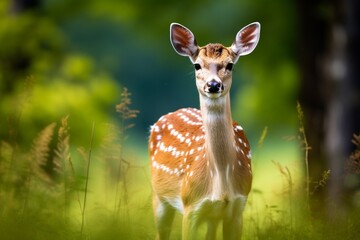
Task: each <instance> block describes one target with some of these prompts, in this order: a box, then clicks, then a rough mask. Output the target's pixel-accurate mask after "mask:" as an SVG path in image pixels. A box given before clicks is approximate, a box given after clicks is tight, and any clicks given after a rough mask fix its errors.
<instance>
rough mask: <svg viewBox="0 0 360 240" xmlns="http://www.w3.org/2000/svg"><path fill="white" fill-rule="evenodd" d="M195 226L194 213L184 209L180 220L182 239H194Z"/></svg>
mask: <svg viewBox="0 0 360 240" xmlns="http://www.w3.org/2000/svg"><path fill="white" fill-rule="evenodd" d="M197 226H198V224H197V219H196V214H194V212H192V211H190V210H189V209H185V211H184V216H183V222H182V240H196V239H197V238H196V229H197Z"/></svg>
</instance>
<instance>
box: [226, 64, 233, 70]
mask: <svg viewBox="0 0 360 240" xmlns="http://www.w3.org/2000/svg"><path fill="white" fill-rule="evenodd" d="M233 66H234V64H232V63H228V64H227V65H226V67H225V69H226V70H229V71H231V70H232V69H233Z"/></svg>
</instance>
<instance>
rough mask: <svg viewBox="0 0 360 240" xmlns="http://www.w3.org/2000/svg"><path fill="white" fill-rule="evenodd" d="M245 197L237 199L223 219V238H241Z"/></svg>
mask: <svg viewBox="0 0 360 240" xmlns="http://www.w3.org/2000/svg"><path fill="white" fill-rule="evenodd" d="M245 202H246V200H244V199H243V198H241V197H240V198H238V199H236V200H235V201H234V202H233V203H232V204H231V205H232V206H231V207H230V212H229V214H228V215H227V216H226V217H225V218H224V220H223V238H224V239H240V238H241V233H242V225H243V221H242V220H243V217H242V214H243V210H244V207H245Z"/></svg>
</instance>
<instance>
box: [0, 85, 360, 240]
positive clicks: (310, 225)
mask: <svg viewBox="0 0 360 240" xmlns="http://www.w3.org/2000/svg"><path fill="white" fill-rule="evenodd" d="M122 97H123V99H122V102H121V103H120V104H118V105H117V107H116V110H117V112H118V113H119V114H120V119H121V121H120V125H118V126H116V125H114V124H108V125H107V126H108V133H107V134H106V135H105V136H103V140H102V144H101V146H100V147H98V148H94V145H93V143H92V142H93V139H94V135H96V134H97V132H96V128H95V123H94V125H93V128H92V129H89V132H90V134H89V142H90V145H89V147H88V148H84V147H77V146H72V145H71V141H70V126H68V119H69V117H68V116H67V117H64V118H63V119H61V120H60V121H59V123H50V124H49V125H47V126H45V127H44V129H43V130H42V131H40V132H39V133H38V136H36V137H35V138H34V140H33V142H32V143H31V144H30V145H31V147H30V150H29V151H23V150H22V149H21V148H20V147H19V146H17V145H16V143H14V142H13V143H9V142H6V141H4V140H2V141H1V142H0V236H1V239H3V240H7V239H36V240H42V239H53V240H56V239H62V240H67V239H95V240H96V239H99V240H100V239H153V238H154V236H155V228H154V222H153V216H152V209H151V185H150V180H149V168H148V163H147V161H148V160H147V153H146V150H142V151H140V152H139V149H134V150H132V148H131V147H127V148H126V147H125V146H126V141H127V133H128V132H127V130H128V129H129V128H131V127H132V126H133V125H132V123H131V120H132V119H133V118H134V117H136V116H137V113H138V112H137V111H136V110H132V109H131V108H130V105H131V99H130V97H131V94H130V93H129V92H128V91H127V90H124V92H123V94H122ZM298 112H299V121H300V123H301V122H302V111H301V107H300V105H298ZM16 124H18V121H17V123H16ZM300 125H301V127H300V129H299V134H298V135H299V137H295V138H294V139H298V141H285V140H279V139H273V138H271V137H268V136H267V134H268V128H265V129H264V131H263V134H262V135H261V137H260V140H259V143H258V145H257V146H255V147H253V172H254V183H253V189H252V192H251V194H250V196H249V200H248V204H247V206H246V210H245V213H244V239H339V238H341V239H356V238H357V237H358V236H359V234H360V233H359V225H360V214H359V213H360V212H359V210H358V209H357V210H354V211H353V212H352V213H351V214H349V215H348V216H347V218H345V219H340V220H339V219H335V220H333V221H332V220H329V219H328V218H327V217H326V216H323V217H321V218H316V219H315V218H314V217H312V214H311V210H310V207H309V201H311V198H312V196H313V192H314V191H317V190H318V189H319V188H323V187H324V186H325V185H326V182H327V179H328V177H329V174H331V173H330V172H329V171H328V170H326V171H324V174H323V176H319V180H318V181H316V184H314V186H315V187H314V189H310V186H309V182H310V179H309V175H308V172H309V167H308V160H309V159H308V157H307V156H308V154H307V153H308V151H310V150H311V147H310V146H309V144H308V143H307V140H306V134H305V129H304V128H303V127H302V124H300ZM14 129H15V130H16V131H20V130H21V129H20V126H19V125H16V127H15V126H14ZM274 142H276V143H274ZM354 144H356V145H357V146H359V147H360V137H359V136H357V135H355V136H354ZM358 156H359V151H358V150H357V151H356V152H355V153H354V154H353V155H352V156H351V159H352V160H353V161H352V164H353V165H351V168H352V169H354V168H355V169H357V170H358V169H359V168H358V166H359V164H358V162H359V158H358ZM172 237H173V239H180V237H181V217H180V216H179V215H177V217H176V219H175V222H174V229H173V233H172Z"/></svg>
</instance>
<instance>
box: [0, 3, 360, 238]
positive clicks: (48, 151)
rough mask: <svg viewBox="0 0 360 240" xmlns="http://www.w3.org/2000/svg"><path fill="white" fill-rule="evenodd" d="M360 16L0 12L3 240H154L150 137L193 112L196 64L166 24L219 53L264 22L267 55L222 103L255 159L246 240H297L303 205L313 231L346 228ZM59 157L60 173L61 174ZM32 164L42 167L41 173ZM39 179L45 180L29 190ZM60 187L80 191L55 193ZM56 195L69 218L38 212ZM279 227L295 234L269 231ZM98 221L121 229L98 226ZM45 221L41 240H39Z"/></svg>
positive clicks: (47, 7)
mask: <svg viewBox="0 0 360 240" xmlns="http://www.w3.org/2000/svg"><path fill="white" fill-rule="evenodd" d="M359 11H360V8H359V2H358V1H357V0H344V1H341V0H318V1H308V0H306V1H304V0H292V1H288V0H274V1H267V0H262V1H253V0H242V1H236V0H224V1H205V0H198V1H193V0H191V1H190V0H185V1H181V2H180V1H173V0H170V1H149V0H107V1H96V0H86V1H85V0H78V1H70V0H2V1H1V2H0V123H1V125H0V140H1V148H0V173H2V177H0V187H1V189H2V190H1V189H0V192H1V193H0V203H1V206H0V210H1V212H0V214H3V219H4V220H3V221H4V222H6V223H7V224H3V226H4V227H3V228H1V227H0V229H1V231H2V232H6V234H5V233H4V234H5V235H4V236H9V237H10V236H12V237H14V236H18V235H16V234H20V233H18V232H16V230H14V231H8V230H9V229H16V228H17V227H19V226H22V227H23V229H26V231H25V230H24V234H29V235H26V236H30V235H31V236H32V237H33V239H42V238H45V239H46V237H47V235H46V234H45V233H44V232H47V233H48V234H50V233H56V234H57V235H56V236H59V239H67V238H69V239H70V238H72V237H74V236H78V234H79V233H81V236H80V237H85V238H95V239H96V238H99V239H107V238H109V237H110V236H113V235H112V234H114V235H116V234H115V233H117V234H118V235H122V236H126V237H125V238H119V239H126V238H129V239H132V238H134V239H136V238H139V239H148V238H149V239H151V238H153V234H154V227H153V222H152V215H151V200H150V194H151V187H150V183H149V171H148V170H149V169H148V165H147V164H148V158H147V139H148V132H149V128H150V125H151V124H153V123H154V122H156V120H157V119H158V118H159V117H160V116H161V115H163V114H166V113H168V112H171V111H175V110H176V109H178V108H182V107H198V93H197V91H196V88H195V82H194V70H193V66H192V65H191V63H190V61H189V60H188V59H186V58H183V57H180V56H178V55H177V54H176V53H175V52H174V51H173V49H172V47H171V44H170V42H169V25H170V24H171V23H172V22H178V23H181V24H183V25H185V26H187V27H188V28H189V29H191V31H192V32H193V33H194V34H195V36H196V39H197V42H198V44H199V45H205V44H207V43H209V42H219V43H223V44H224V45H228V46H230V45H231V43H232V41H233V39H234V37H235V35H236V33H237V32H238V31H239V30H240V29H241V28H242V27H243V26H245V25H247V24H249V23H251V22H254V21H258V22H260V23H261V38H260V42H259V44H258V46H257V48H256V50H255V51H254V52H253V53H252V54H251V55H249V56H246V57H243V58H241V59H240V60H239V62H238V64H237V66H236V67H235V71H234V74H233V78H234V79H233V82H234V83H233V87H232V90H231V99H232V111H233V118H234V120H236V121H237V122H238V123H240V124H241V125H242V126H243V128H244V129H245V130H246V132H247V135H248V137H249V139H250V142H251V145H252V147H253V153H254V154H253V155H254V163H253V164H254V174H255V180H254V187H253V189H254V190H253V193H252V198H251V199H250V207H249V209H250V210H248V211H247V215H248V216H249V217H248V219H249V221H248V222H251V224H248V225H247V227H246V229H248V233H247V234H248V235H245V237H248V239H271V238H267V237H266V236H268V237H269V236H271V235H269V233H268V232H267V231H268V230H269V229H274V228H276V227H279V226H281V227H284V226H285V227H286V226H288V225H287V224H290V227H289V228H286V229H290V230H291V231H290V230H289V231H288V232H286V231H285V233H286V234H288V237H289V236H296V234H295V232H296V233H297V230H299V232H300V229H297V228H296V227H295V225H293V224H295V223H293V220H294V219H295V218H296V216H298V215H296V213H295V210H294V209H293V207H294V206H295V205H301V204H296V203H298V202H302V203H304V205H308V208H307V207H305V208H306V209H307V210H308V211H305V212H309V214H308V215H309V216H306V217H309V218H311V219H321V221H320V222H322V221H323V222H324V226H326V223H328V221H330V222H331V221H332V222H337V221H338V220H339V221H340V222H341V221H342V220H344V219H352V218H350V215H351V213H354V212H357V211H359V208H360V178H359V173H360V153H359V151H360V150H359V148H360V138H359V137H358V136H359V134H360V124H359V123H360V111H359V110H360V106H359V104H360V86H359V85H360V83H359V79H360V73H359V67H358V66H360V65H359V64H360V59H359V58H360V50H359V43H360V42H359V34H360V33H359V32H360V19H359ZM125 89H127V90H128V91H126V90H125ZM128 93H131V95H129V94H128ZM117 104H119V105H118V108H117V111H116V105H117ZM132 110H138V112H137V111H132ZM52 123H55V124H56V126H55V125H51V124H52ZM93 126H95V127H94V128H93ZM46 129H47V132H48V133H49V134H48V136H47V138H46V137H44V135H46V134H45V133H44V132H46ZM60 129H66V132H67V133H66V134H67V135H61V133H60ZM50 132H52V134H50ZM41 136H42V137H43V138H44V139H45V140H44V139H43V140H41ZM61 136H63V138H62V137H61ZM64 136H68V137H64ZM39 139H40V140H39ZM46 139H47V140H46ZM39 142H40V143H41V142H43V144H42V145H41V144H39ZM61 142H63V145H64V146H65V147H59V143H61ZM39 145H41V146H43V148H41V147H39ZM44 145H46V146H44ZM60 145H61V144H60ZM81 146H83V147H81ZM40 148H41V149H42V150H39V149H40ZM59 149H60V150H61V149H62V151H63V152H62V153H63V159H62V160H64V162H66V163H64V166H63V169H62V170H61V171H60V173H59V171H56V166H57V165H59V164H58V163H57V161H56V159H59V155H61V154H59V151H60V150H59ZM79 149H80V150H79ZM39 151H40V153H41V154H36V153H37V152H39ZM60 152H61V151H60ZM89 152H92V153H93V155H92V157H91V155H89ZM39 155H40V157H39ZM34 159H35V160H36V159H40V160H36V161H37V166H35V167H34V166H33V162H34V161H35V160H34ZM69 159H71V161H69ZM90 160H92V162H90ZM36 161H35V162H36ZM24 162H25V163H24ZM60 165H61V164H60ZM65 165H66V166H67V167H65ZM72 165H73V166H72ZM71 166H72V167H71ZM87 166H90V167H91V168H90V169H89V172H87V171H86V170H87ZM24 169H25V170H24ZM26 169H27V170H26ZM29 169H37V170H33V171H32V170H31V171H30V170H29ZM54 169H55V170H54ZM66 169H67V170H66ZM69 169H72V170H69ZM70 172H71V173H70ZM65 173H66V174H67V175H66V174H65ZM32 174H35V175H36V174H37V176H36V177H35V179H38V180H36V181H34V180H32V181H30V180H29V179H32V177H31V176H32ZM61 174H63V175H64V176H65V175H66V176H68V175H71V176H72V178H74V179H76V180H71V181H72V182H71V181H70V180H69V181H70V182H71V184H72V183H74V182H75V183H76V184H74V186H70V185H71V184H70V183H69V182H68V180H66V181H65V180H64V181H63V182H62V180H59V179H61V177H59V176H62V175H61ZM64 179H65V178H64ZM44 181H45V182H46V184H44V183H43V182H44ZM66 184H68V185H66ZM88 184H89V185H88ZM59 185H61V186H65V187H64V188H62V189H63V190H59V189H58V188H57V187H59ZM40 186H41V187H40ZM54 186H57V187H54ZM66 186H68V187H66ZM69 186H70V187H69ZM85 186H86V187H85ZM49 189H51V190H49ZM64 189H65V190H64ZM57 194H58V195H57ZM59 194H60V195H61V194H63V195H64V196H65V197H64V198H63V199H65V200H64V202H61V201H60V202H57V203H56V204H54V205H55V206H57V209H59V208H58V207H60V209H63V211H59V212H62V213H61V214H58V215H56V214H55V215H54V216H55V217H52V218H51V219H52V220H51V221H45V220H44V219H46V218H47V217H44V215H45V216H47V215H46V214H49V213H53V212H52V211H54V209H53V208H51V207H49V206H48V205H46V206H47V207H48V208H45V207H44V209H47V210H46V211H45V213H44V209H42V210H39V209H41V208H39V206H41V203H43V202H49V201H50V200H51V201H54V202H56V201H57V200H58V199H59V198H58V197H59ZM87 194H89V195H88V198H89V199H88V201H89V202H88V203H86V200H85V201H84V195H85V199H86V195H87ZM76 196H77V197H76ZM56 199H57V200H56ZM289 199H290V201H289ZM308 200H309V202H308ZM77 202H78V203H79V204H77ZM77 205H80V207H79V206H77ZM285 205H286V207H284V206H285ZM110 206H115V207H114V208H113V207H110ZM51 209H52V210H51ZM129 209H130V210H129ZM139 209H140V210H139ZM144 209H145V210H144ZM297 212H302V210H301V209H300V210H299V209H298V211H297ZM85 213H86V214H85ZM285 213H286V216H287V217H289V219H290V220H291V221H290V222H286V221H280V220H278V219H281V218H283V219H284V215H282V214H285ZM20 215H21V216H27V217H24V219H25V220H24V222H25V224H24V225H21V224H22V223H19V222H18V221H17V220H16V219H18V216H20ZM85 215H86V216H85ZM110 215H111V217H110ZM254 215H256V216H257V218H255V217H253V216H254ZM305 215H307V214H305ZM99 216H101V217H102V218H104V219H107V221H108V222H111V224H110V225H111V226H114V228H107V227H108V226H109V225H107V224H104V226H102V227H100V226H99V225H97V224H96V219H98V218H99ZM114 216H116V217H114ZM259 216H260V217H259ZM34 217H35V219H36V220H32V221H27V220H29V219H33V218H34ZM306 217H304V216H303V218H305V219H306ZM69 218H71V219H72V220H71V221H70V222H71V224H70V223H68V219H69ZM303 218H302V219H303ZM85 219H87V221H85ZM109 219H112V220H111V221H110V220H109ZM114 219H115V220H114ZM119 219H120V220H119ZM124 219H125V220H124ZM139 219H142V220H143V221H144V222H143V223H141V224H140V225H135V227H131V226H127V228H125V229H123V228H121V227H119V222H118V221H120V222H122V221H123V222H127V223H128V224H129V223H133V222H137V221H138V220H139ZM113 220H114V221H113ZM104 221H105V220H104ZM44 222H47V224H45V226H46V227H44V228H45V229H43V228H40V229H38V230H36V231H35V230H34V229H37V228H36V227H34V226H38V225H43V226H44ZM85 222H86V223H87V224H85ZM123 222H122V223H123ZM52 223H54V224H52ZM55 223H56V224H60V225H61V226H62V227H63V229H65V230H61V231H59V229H57V228H56V227H54V226H55V225H56V224H55ZM263 223H264V224H263ZM359 223H360V221H356V220H348V224H349V225H346V226H343V227H344V229H345V228H346V229H347V230H346V231H345V230H344V231H345V232H346V234H348V235H346V236H353V235H351V234H355V235H356V234H357V233H358V232H356V230H355V229H356V228H355V227H354V226H356V225H357V226H358V224H359ZM113 224H114V225H113ZM105 225H106V226H105ZM120 225H121V224H120ZM300 225H301V224H300ZM24 226H26V227H24ZM92 226H93V227H94V228H91V227H92ZM122 226H124V225H122ZM296 226H297V225H296ZM135 228H136V229H140V230H136V229H135ZM80 229H81V230H80ZM91 229H92V230H91ZM94 229H95V230H94ZM114 229H121V231H120V230H116V231H115V230H114ZM129 229H130V230H129ZM127 230H128V231H127ZM32 231H35V232H36V233H37V234H35V235H34V234H31V232H32ZM119 231H120V232H119ZM9 232H10V233H9ZM249 232H250V233H249ZM314 232H315V231H314ZM314 232H312V231H309V234H310V233H311V234H313V233H314ZM320 232H321V231H320ZM176 233H177V234H178V236H179V230H178V232H176V231H175V234H176ZM274 234H275V233H274ZM277 234H278V233H277ZM118 235H117V236H118ZM274 236H276V235H274ZM301 236H302V235H301ZM323 236H324V235H321V234H320V236H317V237H319V239H321V237H323ZM336 236H338V235H336ZM23 237H24V235H21V234H20V235H19V239H20V238H23ZM302 237H304V236H302ZM315 238H316V237H315V236H314V238H312V239H315ZM9 239H10V238H9ZM28 239H31V238H28ZM275 239H276V238H275ZM277 239H279V238H277ZM288 239H289V238H288ZM299 239H305V238H301V237H299Z"/></svg>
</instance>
